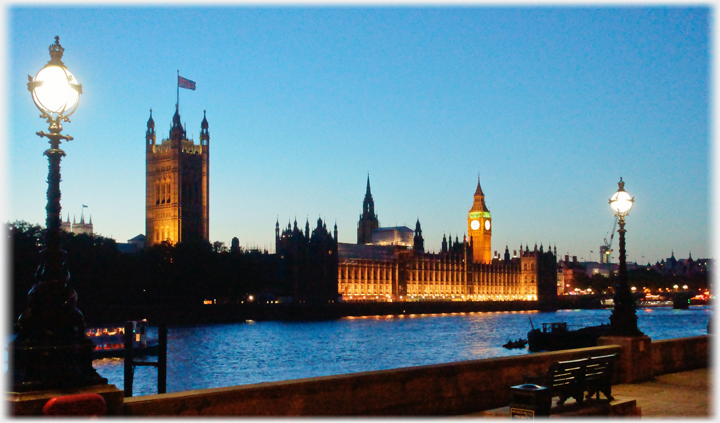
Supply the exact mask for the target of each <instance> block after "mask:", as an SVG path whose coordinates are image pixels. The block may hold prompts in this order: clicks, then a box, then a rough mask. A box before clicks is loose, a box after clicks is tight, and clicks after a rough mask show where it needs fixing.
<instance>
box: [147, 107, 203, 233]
mask: <svg viewBox="0 0 720 423" xmlns="http://www.w3.org/2000/svg"><path fill="white" fill-rule="evenodd" d="M145 141H146V144H145V147H146V154H145V157H146V159H145V162H146V173H145V175H146V176H145V184H146V185H145V186H146V188H145V193H146V200H145V233H146V236H147V242H146V243H147V246H148V247H151V246H153V245H155V244H157V243H160V242H163V241H166V242H169V243H170V244H176V243H178V242H183V241H189V240H205V241H208V240H209V189H210V184H209V178H208V167H209V155H210V133H209V132H208V121H207V118H206V117H205V114H204V112H203V120H202V123H201V124H200V142H199V143H198V144H195V142H194V141H193V140H189V139H188V138H187V133H186V131H185V128H184V127H183V126H182V125H181V123H180V114H179V112H178V108H177V105H175V115H174V116H173V120H172V127H171V129H170V136H169V138H167V139H163V140H162V142H161V143H160V144H156V143H155V122H154V121H153V118H152V110H151V111H150V119H148V123H147V132H146V134H145Z"/></svg>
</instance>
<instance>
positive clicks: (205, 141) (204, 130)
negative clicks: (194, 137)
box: [200, 110, 210, 145]
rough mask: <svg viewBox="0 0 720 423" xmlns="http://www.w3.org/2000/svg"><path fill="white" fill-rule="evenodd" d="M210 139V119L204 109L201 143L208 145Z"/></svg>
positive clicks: (201, 124)
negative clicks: (208, 119)
mask: <svg viewBox="0 0 720 423" xmlns="http://www.w3.org/2000/svg"><path fill="white" fill-rule="evenodd" d="M209 141H210V132H209V131H208V121H207V117H206V116H205V110H203V120H202V123H200V145H208V142H209Z"/></svg>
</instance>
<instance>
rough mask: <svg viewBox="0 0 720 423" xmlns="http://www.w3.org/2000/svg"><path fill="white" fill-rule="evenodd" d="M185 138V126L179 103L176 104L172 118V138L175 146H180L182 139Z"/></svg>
mask: <svg viewBox="0 0 720 423" xmlns="http://www.w3.org/2000/svg"><path fill="white" fill-rule="evenodd" d="M183 138H185V128H183V125H182V123H181V122H180V111H179V109H178V105H177V103H176V104H175V114H174V115H173V119H172V127H171V128H170V139H171V140H173V144H174V148H179V147H180V140H182V139H183Z"/></svg>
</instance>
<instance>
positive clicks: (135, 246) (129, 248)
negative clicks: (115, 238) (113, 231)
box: [117, 234, 145, 254]
mask: <svg viewBox="0 0 720 423" xmlns="http://www.w3.org/2000/svg"><path fill="white" fill-rule="evenodd" d="M117 249H118V251H120V252H121V253H123V254H135V253H139V252H140V251H143V250H144V249H145V235H143V234H139V235H136V236H134V237H133V238H130V239H128V242H127V243H125V242H118V243H117Z"/></svg>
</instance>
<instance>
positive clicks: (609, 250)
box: [600, 216, 618, 263]
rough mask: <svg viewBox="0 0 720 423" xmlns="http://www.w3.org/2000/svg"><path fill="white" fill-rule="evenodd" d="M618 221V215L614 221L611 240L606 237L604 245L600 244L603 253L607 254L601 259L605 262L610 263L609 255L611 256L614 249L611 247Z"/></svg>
mask: <svg viewBox="0 0 720 423" xmlns="http://www.w3.org/2000/svg"><path fill="white" fill-rule="evenodd" d="M617 222H618V217H617V216H615V220H614V221H613V226H612V229H611V230H610V242H608V239H607V238H604V239H603V242H604V243H603V245H601V246H600V251H601V252H602V254H604V255H605V257H603V258H602V259H601V260H602V262H603V263H610V257H609V256H610V253H612V251H613V250H612V248H610V247H612V242H613V237H614V236H615V227H617ZM605 235H607V234H605Z"/></svg>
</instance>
